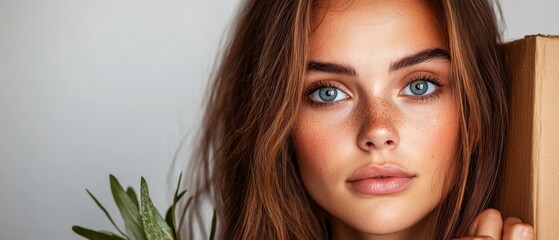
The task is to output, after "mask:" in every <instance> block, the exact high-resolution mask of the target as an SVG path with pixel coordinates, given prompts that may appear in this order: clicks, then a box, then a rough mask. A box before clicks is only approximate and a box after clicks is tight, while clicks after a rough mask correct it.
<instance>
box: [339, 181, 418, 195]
mask: <svg viewBox="0 0 559 240" xmlns="http://www.w3.org/2000/svg"><path fill="white" fill-rule="evenodd" d="M413 179H414V178H411V177H389V178H367V179H363V180H359V181H353V182H349V185H350V186H351V187H353V189H355V190H356V191H357V192H359V193H362V194H367V195H388V194H396V193H399V192H402V191H404V190H406V189H407V188H408V187H409V186H410V184H411V183H412V182H413Z"/></svg>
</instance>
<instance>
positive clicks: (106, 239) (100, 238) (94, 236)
mask: <svg viewBox="0 0 559 240" xmlns="http://www.w3.org/2000/svg"><path fill="white" fill-rule="evenodd" d="M72 231H74V232H75V233H77V234H78V235H80V236H82V237H84V238H87V239H90V240H126V239H124V238H122V237H120V236H118V235H116V234H114V233H111V232H105V231H94V230H91V229H87V228H83V227H80V226H72Z"/></svg>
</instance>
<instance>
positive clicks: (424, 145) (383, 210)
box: [293, 0, 459, 239]
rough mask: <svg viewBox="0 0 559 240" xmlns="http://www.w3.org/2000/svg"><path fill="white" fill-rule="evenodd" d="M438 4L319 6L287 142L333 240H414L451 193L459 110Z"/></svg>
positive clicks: (362, 1)
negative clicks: (324, 215) (290, 140)
mask: <svg viewBox="0 0 559 240" xmlns="http://www.w3.org/2000/svg"><path fill="white" fill-rule="evenodd" d="M434 9H435V8H433V7H432V6H430V5H429V4H428V3H427V2H425V1H411V0H409V1H407V0H404V1H393V0H376V1H369V0H356V1H347V2H346V1H335V2H325V1H323V2H319V4H318V6H317V7H316V9H315V12H314V14H313V16H314V17H315V19H313V24H314V26H315V28H314V31H313V32H312V34H311V42H310V46H309V61H308V62H309V65H308V67H307V74H306V79H305V80H304V81H305V86H306V87H305V96H304V97H305V99H304V101H303V107H302V110H301V112H300V113H299V117H298V120H297V124H296V126H295V128H294V131H293V140H294V145H295V152H296V157H297V161H298V164H299V172H300V175H301V179H302V180H303V183H304V185H305V188H306V190H307V191H308V193H309V194H310V196H311V197H312V198H313V200H314V201H315V202H316V203H317V204H318V205H319V206H321V207H322V208H323V209H324V210H325V211H326V212H327V213H328V214H329V216H330V220H331V226H332V230H331V231H332V232H331V236H332V239H415V238H417V234H418V233H419V232H420V231H421V230H422V229H426V228H428V227H429V226H426V225H425V224H426V223H427V219H428V215H429V214H430V213H431V212H432V211H433V210H434V209H435V208H436V207H437V206H438V204H439V203H440V202H441V199H442V198H443V197H444V196H445V194H446V192H447V190H448V189H446V188H447V181H451V179H452V178H453V176H452V175H453V174H452V169H453V168H452V167H453V162H454V158H455V153H456V149H457V141H458V134H459V114H458V110H457V109H458V108H457V104H458V103H457V101H455V99H454V97H453V95H452V85H453V82H452V79H450V56H449V55H448V53H447V52H448V46H447V43H446V39H445V37H444V36H445V33H444V25H443V24H442V22H443V21H442V20H441V19H442V16H441V13H439V12H437V11H435V10H434Z"/></svg>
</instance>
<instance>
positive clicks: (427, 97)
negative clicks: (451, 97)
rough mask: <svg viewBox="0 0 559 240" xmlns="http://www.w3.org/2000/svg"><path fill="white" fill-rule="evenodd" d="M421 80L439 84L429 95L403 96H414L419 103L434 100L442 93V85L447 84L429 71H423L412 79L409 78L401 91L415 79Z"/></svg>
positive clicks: (412, 96)
mask: <svg viewBox="0 0 559 240" xmlns="http://www.w3.org/2000/svg"><path fill="white" fill-rule="evenodd" d="M419 80H423V81H426V82H430V83H432V84H434V85H435V86H437V89H435V91H434V92H432V93H430V94H427V95H423V96H414V95H402V96H406V97H410V98H412V100H413V101H417V102H419V103H425V102H427V101H429V100H432V99H435V98H437V97H439V96H440V95H441V87H444V86H445V85H444V84H443V83H442V82H441V81H439V79H438V78H437V77H436V76H432V75H430V74H427V73H421V74H419V75H417V76H414V77H413V78H411V79H410V80H408V81H407V82H406V83H405V84H404V87H403V88H402V90H401V91H400V93H401V92H402V91H403V90H404V89H405V88H407V87H408V86H409V85H410V84H411V83H413V82H415V81H419Z"/></svg>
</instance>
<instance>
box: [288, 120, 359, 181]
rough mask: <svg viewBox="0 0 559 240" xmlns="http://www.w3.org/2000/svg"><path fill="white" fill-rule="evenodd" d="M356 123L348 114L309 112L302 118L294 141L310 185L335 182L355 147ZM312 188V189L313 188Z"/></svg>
mask: <svg viewBox="0 0 559 240" xmlns="http://www.w3.org/2000/svg"><path fill="white" fill-rule="evenodd" d="M352 131H353V130H352V127H351V126H350V125H349V124H348V121H347V114H338V115H329V116H323V115H322V114H313V113H309V112H307V113H306V114H302V115H301V118H300V119H299V120H298V122H297V124H296V126H295V128H294V132H293V143H294V147H295V153H296V157H297V161H298V164H299V172H300V175H301V178H302V179H303V182H304V184H305V186H306V187H307V188H309V187H310V186H309V185H311V184H313V185H325V184H334V182H335V180H337V179H338V177H339V174H340V171H338V170H340V169H343V168H342V166H343V164H344V159H347V157H345V156H347V155H348V154H351V151H354V149H353V148H352V144H353V143H354V142H355V140H353V138H352V135H354V134H352ZM309 190H310V189H309Z"/></svg>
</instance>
